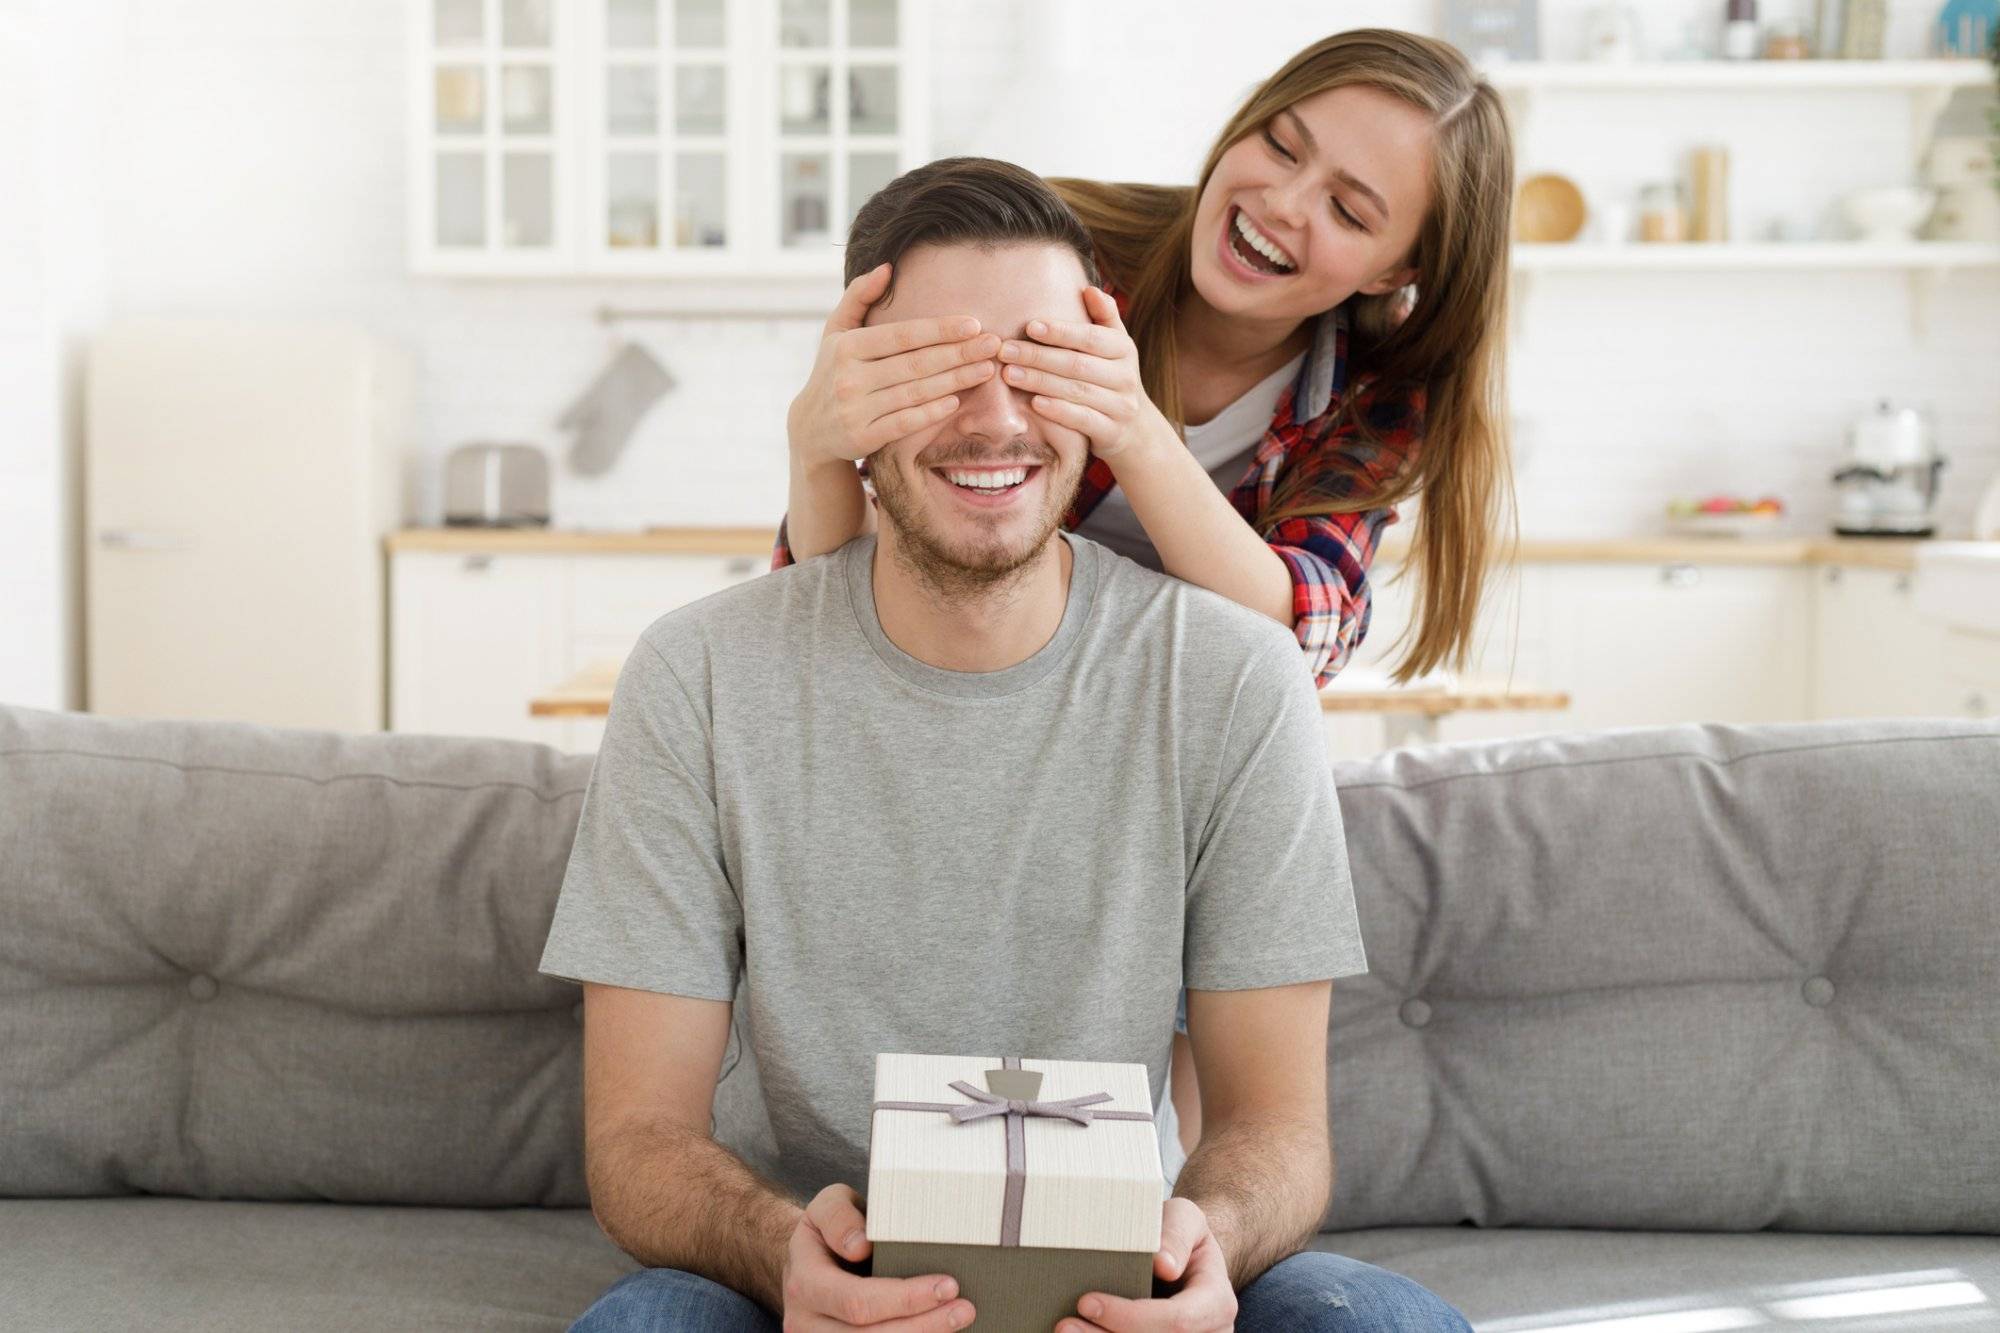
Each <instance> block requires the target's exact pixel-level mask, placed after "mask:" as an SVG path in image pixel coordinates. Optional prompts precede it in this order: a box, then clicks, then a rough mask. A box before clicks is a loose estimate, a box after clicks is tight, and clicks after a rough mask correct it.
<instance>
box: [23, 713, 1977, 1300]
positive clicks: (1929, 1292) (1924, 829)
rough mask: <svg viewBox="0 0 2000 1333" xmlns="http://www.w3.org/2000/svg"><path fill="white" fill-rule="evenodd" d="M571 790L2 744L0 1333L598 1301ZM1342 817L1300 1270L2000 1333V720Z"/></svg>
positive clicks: (115, 733)
mask: <svg viewBox="0 0 2000 1333" xmlns="http://www.w3.org/2000/svg"><path fill="white" fill-rule="evenodd" d="M590 763H591V759H590V757H589V756H588V755H571V754H564V753H560V752H558V751H556V750H553V749H550V748H547V747H545V746H541V745H535V744H529V743H523V742H513V741H492V740H473V739H461V738H451V737H441V736H419V735H367V736H355V735H340V734H333V733H324V732H309V731H287V730H277V729H271V728H267V727H261V726H255V725H250V724H240V723H230V722H178V721H137V720H121V719H109V718H99V717H94V716H88V715H83V714H75V713H54V712H43V711H37V710H32V709H25V708H11V707H0V1196H4V1197H0V1327H4V1328H7V1329H106V1328H124V1327H141V1326H143V1327H147V1328H156V1329H181V1328H185V1329H203V1330H229V1329H268V1328H286V1329H351V1328H364V1327H365V1328H373V1329H400V1328H468V1329H470V1328H479V1329H515V1328H518V1329H530V1328H534V1329H560V1328H562V1327H564V1326H565V1325H566V1324H567V1322H568V1321H569V1320H570V1319H572V1318H573V1317H574V1316H575V1315H576V1314H578V1313H579V1312H580V1311H582V1310H583V1309H584V1308H585V1307H586V1306H587V1305H588V1304H589V1303H590V1302H591V1300H592V1299H594V1298H595V1297H596V1295H597V1294H598V1293H599V1292H601V1291H602V1290H603V1289H604V1288H605V1287H606V1286H608V1285H609V1284H610V1283H611V1282H613V1281H614V1280H615V1279H617V1278H618V1277H619V1276H620V1275H622V1274H624V1273H626V1272H628V1271H630V1270H631V1269H632V1268H633V1267H634V1266H635V1265H634V1264H633V1262H632V1260H631V1259H629V1258H628V1257H627V1256H625V1255H624V1254H622V1253H620V1252H619V1251H618V1250H617V1249H616V1248H614V1247H613V1246H612V1245H611V1244H610V1243H609V1242H608V1241H607V1240H606V1239H605V1238H604V1236H603V1235H602V1234H601V1233H600V1231H599V1230H598V1228H597V1226H596V1224H595V1222H594V1220H593V1218H592V1216H591V1214H590V1212H589V1209H588V1207H587V1200H586V1195H585V1189H584V1176H583V1170H582V1153H581V1138H580V1136H581V1100H580V1078H579V1058H580V1047H581V1043H580V1040H579V1035H580V1034H579V1014H580V1008H581V1006H580V1005H579V1003H578V1000H579V993H578V991H577V990H576V988H575V987H573V986H571V985H569V984H568V983H565V982H561V981H557V980H555V979H552V978H548V977H544V976H542V975H540V974H539V973H537V972H536V970H535V968H536V962H537V960H538V958H539V956H540V952H541V948H542V943H543V937H544V934H545V933H546V931H547V928H548V923H549V919H550V915H551V912H552V910H553V907H554V903H555V897H556V892H557V888H558V886H559V884H560V882H561V879H562V873H563V866H564V862H565V859H566V856H567V854H568V850H569V845H570V839H571V836H572V832H573V828H574V824H575V821H576V817H577V811H578V807H579V804H580V801H581V799H582V795H583V791H584V785H585V780H586V778H587V777H588V774H589V768H590ZM1336 777H1337V781H1338V784H1339V787H1340V790H1341V803H1342V809H1343V812H1344V814H1345V816H1346V820H1347V837H1348V842H1349V846H1350V849H1351V854H1352V858H1353V865H1354V881H1355V885H1356V889H1357V891H1358V893H1359V895H1360V907H1361V922H1362V927H1363V931H1364V934H1365V937H1366V940H1367V947H1368V953H1369V959H1370V962H1371V964H1372V971H1371V972H1370V973H1369V974H1368V975H1366V976H1363V977H1355V978H1352V979H1350V980H1347V981H1343V982H1340V983H1337V984H1336V985H1335V987H1334V995H1333V1017H1332V1023H1331V1026H1330V1030H1329V1039H1328V1044H1327V1052H1328V1062H1329V1070H1330V1105H1329V1114H1330V1117H1331V1121H1330V1122H1331V1125H1332V1131H1333V1141H1334V1149H1335V1153H1336V1157H1337V1159H1338V1183H1337V1189H1336V1192H1335V1196H1334V1199H1333V1203H1332V1207H1331V1209H1330V1210H1329V1214H1328V1216H1327V1218H1326V1225H1327V1226H1328V1227H1329V1228H1330V1229H1329V1230H1328V1231H1325V1232H1323V1233H1322V1234H1321V1235H1320V1236H1319V1238H1318V1241H1317V1242H1316V1243H1318V1244H1320V1245H1323V1246H1325V1247H1328V1248H1331V1249H1335V1250H1338V1251H1340V1252H1342V1253H1344V1254H1349V1255H1353V1256H1355V1257H1357V1258H1361V1259H1365V1260H1367V1261H1369V1262H1372V1263H1376V1264H1381V1265H1383V1266H1385V1267H1388V1268H1391V1269H1394V1270H1396V1271H1398V1272H1402V1273H1406V1274H1408V1275H1409V1276H1411V1277H1413V1278H1415V1279H1417V1280H1418V1281H1420V1282H1422V1283H1424V1284H1425V1285H1426V1286H1428V1287H1430V1288H1432V1289H1433V1290H1435V1291H1437V1292H1438V1293H1439V1294H1440V1295H1442V1296H1444V1297H1446V1298H1447V1299H1448V1300H1450V1301H1452V1302H1453V1303H1454V1304H1456V1305H1457V1306H1459V1307H1460V1308H1461V1309H1463V1310H1464V1311H1465V1312H1466V1314H1467V1315H1468V1316H1469V1317H1470V1318H1471V1319H1472V1320H1473V1321H1474V1322H1475V1324H1476V1325H1477V1326H1478V1327H1479V1328H1480V1329H1481V1330H1482V1331H1484V1333H1501V1331H1502V1330H1527V1329H1552V1328H1570V1329H1572V1330H1574V1329H1576V1328H1579V1327H1587V1328H1589V1329H1591V1330H1593V1333H1594V1331H1595V1330H1597V1329H1600V1328H1601V1329H1615V1330H1619V1333H1625V1331H1626V1330H1631V1331H1632V1333H1663V1331H1669V1330H1670V1331H1673V1333H1683V1331H1685V1330H1696V1329H1723V1328H1748V1327H1758V1328H1761V1327H1766V1326H1792V1325H1796V1326H1797V1327H1800V1328H1813V1329H1825V1330H1839V1331H1840V1333H1846V1331H1847V1330H1855V1329H1871V1330H1886V1329H1913V1328H1922V1329H1933V1328H1936V1329H1944V1328H1953V1329H1970V1328H1981V1329H1992V1328H2000V1238H1996V1236H1995V1234H1994V1233H1996V1232H2000V724H1993V723H1978V722H1961V721H1949V720H1943V719H1938V720H1902V721H1888V720H1884V721H1866V722H1845V723H1830V722H1829V723H1813V724H1803V725H1766V726H1754V727H1736V726H1700V727H1697V726H1684V727H1669V728H1654V729H1634V730H1623V731H1606V732H1598V733H1592V734H1581V735H1569V736H1557V737H1540V738H1532V739H1527V740H1518V741H1502V742H1482V743H1476V744H1469V745H1459V746H1436V747H1426V748H1418V749H1406V750H1401V751H1395V752H1391V753H1389V754H1387V755H1384V756H1381V757H1379V758H1375V759H1370V760H1366V761H1354V762H1341V763H1338V764H1336ZM1166 1021H1169V1016H1167V1015H1162V1022H1166ZM737 1054H738V1052H737V1051H732V1052H731V1055H730V1058H729V1060H728V1061H727V1062H726V1063H725V1068H728V1069H729V1071H730V1073H729V1076H728V1077H727V1078H725V1079H724V1081H723V1085H722V1087H721V1089H720V1090H719V1092H718V1105H717V1131H718V1134H719V1135H720V1136H721V1137H722V1138H723V1140H724V1141H725V1142H730V1143H732V1144H734V1145H738V1146H740V1148H741V1150H742V1151H744V1152H745V1153H746V1154H754V1153H755V1151H756V1142H755V1140H756V1137H757V1134H756V1126H755V1115H754V1110H755V1105H756V1098H755V1087H754V1080H755V1070H754V1068H752V1067H751V1065H750V1062H748V1061H744V1060H740V1059H738V1058H737ZM857 1183H861V1182H857Z"/></svg>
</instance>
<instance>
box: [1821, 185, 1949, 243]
mask: <svg viewBox="0 0 2000 1333" xmlns="http://www.w3.org/2000/svg"><path fill="white" fill-rule="evenodd" d="M1936 200H1937V193H1936V192H1935V191H1933V190H1926V189H1922V188H1920V187H1918V186H1914V185H1891V186H1886V187H1884V188H1882V189H1879V190H1856V191H1855V192H1854V193H1853V194H1850V195H1848V196H1847V197H1846V198H1845V199H1843V200H1842V201H1841V207H1842V209H1843V211H1845V212H1846V214H1847V220H1848V221H1850V222H1852V223H1853V224H1854V225H1855V226H1856V227H1858V228H1859V229H1860V231H1861V239H1862V240H1863V241H1865V242H1868V243H1870V244H1877V245H1882V244H1891V245H1892V244H1897V243H1907V242H1910V241H1914V240H1916V239H1917V228H1918V227H1920V226H1922V225H1923V222H1924V219H1925V218H1927V217H1929V216H1930V214H1931V206H1932V204H1934V203H1935V202H1936Z"/></svg>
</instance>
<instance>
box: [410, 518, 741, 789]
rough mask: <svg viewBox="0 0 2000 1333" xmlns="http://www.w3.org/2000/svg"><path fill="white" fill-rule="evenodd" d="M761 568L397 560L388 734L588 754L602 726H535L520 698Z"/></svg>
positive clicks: (706, 561) (618, 649)
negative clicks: (527, 743) (520, 743)
mask: <svg viewBox="0 0 2000 1333" xmlns="http://www.w3.org/2000/svg"><path fill="white" fill-rule="evenodd" d="M769 564H770V561H769V559H768V558H767V557H761V556H750V555H705V554H680V553H671V554H669V553H659V554H655V553H639V554H630V555H611V554H583V553H548V554H532V553H518V552H480V551H473V552H465V551H426V550H413V551H397V552H395V553H394V554H393V555H392V557H391V561H390V602H391V607H390V643H389V661H390V669H389V677H390V690H389V696H390V697H389V717H390V723H389V728H390V730H392V731H421V732H443V733H448V734H453V735H465V736H501V737H509V738H512V739H516V740H534V741H541V742H543V743H545V744H548V745H554V746H557V747H558V748H561V749H565V750H594V749H596V748H597V743H598V740H599V739H600V738H601V737H602V736H603V734H604V720H603V719H602V718H562V717H534V716H531V715H530V714H529V712H528V703H529V700H531V699H533V698H534V697H535V696H536V695H539V694H542V693H544V692H545V691H547V690H548V689H550V688H551V687H553V686H555V685H558V684H560V683H561V682H562V681H563V680H565V679H567V678H568V677H570V676H571V675H573V674H575V673H576V672H579V671H581V670H583V669H584V668H586V667H589V666H591V665H593V664H595V663H597V662H603V661H610V662H621V663H622V662H623V661H624V660H625V658H626V657H627V656H628V655H629V654H630V653H631V651H632V649H633V648H634V647H636V646H637V644H638V642H639V636H640V634H642V633H644V632H645V629H646V627H647V626H649V625H651V624H652V623H653V622H654V621H655V620H657V619H659V618H660V617H661V616H662V615H665V614H666V613H667V612H668V611H671V610H674V609H675V608H677V607H681V606H685V605H687V604H688V603H690V602H694V601H698V600H700V599H701V598H703V597H707V596H710V595H711V594H714V593H717V592H721V591H722V590H723V589H725V588H729V587H733V586H734V585H736V584H738V583H741V582H743V581H745V580H746V579H750V578H754V577H756V576H757V575H758V574H761V573H763V572H764V571H765V569H766V568H767V567H768V566H769Z"/></svg>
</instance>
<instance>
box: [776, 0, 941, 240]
mask: <svg viewBox="0 0 2000 1333" xmlns="http://www.w3.org/2000/svg"><path fill="white" fill-rule="evenodd" d="M765 3H767V4H769V5H771V6H772V8H773V9H774V11H775V19H776V25H777V26H776V29H775V32H774V34H773V37H774V43H773V44H774V46H775V64H774V67H773V76H774V77H773V78H772V80H771V85H770V101H771V105H770V106H769V107H767V108H766V112H767V115H768V123H770V124H771V125H773V126H775V130H776V136H777V153H776V161H775V162H774V163H773V168H774V170H775V172H776V176H777V182H776V184H777V217H776V219H775V222H774V227H773V230H774V231H775V233H776V234H775V236H774V237H773V238H772V239H773V240H774V241H775V243H776V244H777V246H778V248H779V250H780V251H781V252H784V253H791V254H799V255H807V254H814V253H819V254H825V253H828V252H834V253H837V247H839V246H841V245H844V244H845V243H846V240H847V231H848V227H849V226H850V225H851V224H852V222H853V221H854V214H855V212H856V211H857V210H859V208H860V207H861V205H862V203H863V202H865V201H866V200H867V198H868V197H869V196H870V195H871V194H873V193H874V192H875V191H876V190H878V189H880V188H881V187H882V186H884V185H886V184H888V183H889V182H890V181H891V180H893V179H895V177H896V176H897V175H899V174H900V173H901V172H902V171H903V170H904V169H905V168H906V167H907V166H909V165H914V163H911V162H908V161H907V160H906V159H907V158H908V154H907V153H906V151H905V144H906V142H907V141H908V131H909V126H908V125H907V123H906V120H907V117H906V115H905V108H904V106H903V100H904V90H905V88H906V86H907V84H906V78H905V75H906V71H905V69H904V64H905V59H904V51H905V49H906V44H905V37H906V34H905V33H904V32H903V31H902V28H903V25H904V24H905V23H907V22H908V20H909V17H910V16H909V14H908V13H907V12H905V11H906V8H907V6H906V4H905V0H765Z"/></svg>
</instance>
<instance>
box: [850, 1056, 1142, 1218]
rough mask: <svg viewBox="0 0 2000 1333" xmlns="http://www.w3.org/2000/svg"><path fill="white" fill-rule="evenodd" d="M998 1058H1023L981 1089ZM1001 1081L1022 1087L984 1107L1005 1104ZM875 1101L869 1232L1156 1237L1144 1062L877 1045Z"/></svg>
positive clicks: (1002, 1065)
mask: <svg viewBox="0 0 2000 1333" xmlns="http://www.w3.org/2000/svg"><path fill="white" fill-rule="evenodd" d="M1003 1069H1014V1070H1019V1071H1024V1072H1025V1073H1026V1074H1027V1076H1028V1080H1027V1083H1026V1084H1024V1085H1021V1086H1016V1087H1013V1088H1011V1089H1010V1088H1009V1086H1008V1082H1007V1078H1008V1076H1006V1075H1003V1076H1002V1077H1001V1079H999V1080H997V1084H998V1086H999V1088H1000V1091H999V1092H995V1091H993V1090H991V1089H990V1088H989V1082H988V1071H989V1070H1003ZM1037 1075H1039V1076H1040V1078H1039V1086H1036V1085H1035V1076H1037ZM954 1083H960V1084H964V1085H965V1086H966V1087H967V1088H969V1089H971V1092H969V1093H968V1092H967V1091H964V1090H961V1089H959V1088H954V1087H953V1086H952V1085H953V1084H954ZM1010 1092H1011V1093H1021V1092H1026V1094H1027V1095H1026V1096H1016V1097H1014V1104H1015V1105H1016V1106H1019V1107H1022V1108H1024V1109H1023V1111H1022V1112H1021V1113H1019V1114H1009V1113H1007V1112H1006V1111H1004V1110H998V1113H995V1109H988V1108H993V1104H994V1103H996V1102H997V1103H999V1106H1000V1107H1002V1108H1004V1107H1005V1106H1006V1105H1007V1100H1008V1096H1007V1094H1009V1093H1010ZM1096 1094H1109V1096H1108V1097H1105V1098H1103V1099H1096V1097H1095V1095H1096ZM1078 1098H1081V1099H1085V1101H1086V1103H1087V1104H1085V1105H1080V1106H1076V1107H1072V1108H1069V1110H1070V1115H1068V1116H1066V1115H1064V1114H1062V1111H1063V1110H1064V1108H1062V1107H1061V1106H1059V1105H1057V1104H1059V1103H1064V1102H1066V1101H1069V1100H1070V1099H1078ZM875 1102H876V1103H877V1105H876V1107H875V1110H874V1114H873V1116H872V1118H871V1121H870V1127H869V1146H868V1198H867V1220H868V1239H869V1240H870V1241H884V1240H887V1241H928V1242H934V1243H939V1244H953V1245H1003V1244H1019V1245H1032V1246H1044V1247H1048V1248H1054V1249H1076V1250H1145V1251H1151V1250H1157V1249H1158V1248H1159V1247H1160V1205H1161V1203H1162V1201H1163V1200H1162V1195H1163V1193H1164V1179H1163V1177H1162V1173H1161V1169H1160V1143H1159V1138H1158V1136H1157V1135H1158V1131H1157V1130H1156V1129H1155V1127H1154V1124H1153V1104H1152V1086H1151V1083H1150V1082H1149V1080H1148V1077H1147V1073H1146V1066H1144V1065H1142V1064H1108V1063H1099V1062H1093V1061H1082V1060H1036V1059H1025V1058H1011V1057H1001V1056H985V1055H905V1054H893V1053H885V1054H882V1055H878V1056H876V1057H875ZM883 1102H903V1103H915V1104H917V1106H919V1107H921V1108H923V1109H910V1108H908V1107H883V1106H881V1105H880V1103H883ZM974 1106H978V1107H980V1108H982V1109H981V1113H978V1114H976V1116H973V1118H964V1119H960V1118H956V1117H954V1115H953V1114H952V1111H953V1109H954V1108H958V1107H974ZM934 1108H935V1109H934ZM1105 1112H1110V1113H1112V1114H1111V1115H1108V1116H1107V1115H1105V1114H1103V1113H1105ZM968 1115H969V1116H972V1113H970V1112H969V1113H968ZM1074 1116H1085V1117H1087V1123H1079V1121H1078V1119H1076V1118H1072V1117H1074ZM1010 1135H1011V1139H1010Z"/></svg>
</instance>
